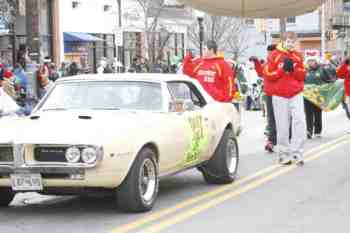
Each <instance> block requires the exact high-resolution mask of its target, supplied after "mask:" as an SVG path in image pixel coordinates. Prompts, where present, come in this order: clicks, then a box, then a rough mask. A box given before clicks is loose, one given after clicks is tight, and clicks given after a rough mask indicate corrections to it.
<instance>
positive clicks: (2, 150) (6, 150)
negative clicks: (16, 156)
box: [0, 146, 13, 163]
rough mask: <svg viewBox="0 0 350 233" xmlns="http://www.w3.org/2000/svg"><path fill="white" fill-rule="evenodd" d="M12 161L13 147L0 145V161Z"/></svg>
mask: <svg viewBox="0 0 350 233" xmlns="http://www.w3.org/2000/svg"><path fill="white" fill-rule="evenodd" d="M9 162H13V148H12V147H10V146H8V147H0V163H9Z"/></svg>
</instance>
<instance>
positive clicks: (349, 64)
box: [337, 58, 350, 110]
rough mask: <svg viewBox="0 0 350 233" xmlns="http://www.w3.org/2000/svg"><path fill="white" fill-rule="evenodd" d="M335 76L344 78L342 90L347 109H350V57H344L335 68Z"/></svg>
mask: <svg viewBox="0 0 350 233" xmlns="http://www.w3.org/2000/svg"><path fill="white" fill-rule="evenodd" d="M337 77H338V78H340V79H344V90H345V96H346V102H347V105H348V109H349V110H350V58H346V59H345V60H344V62H343V63H342V64H341V65H340V66H339V67H338V69H337Z"/></svg>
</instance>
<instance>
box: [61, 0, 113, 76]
mask: <svg viewBox="0 0 350 233" xmlns="http://www.w3.org/2000/svg"><path fill="white" fill-rule="evenodd" d="M59 2H60V4H59V32H60V33H59V34H60V37H61V38H60V48H61V49H60V60H61V62H63V61H64V62H68V63H70V62H76V63H77V64H78V66H79V67H80V68H81V69H82V70H84V71H86V72H96V69H97V67H98V65H99V62H100V61H101V60H102V59H106V60H108V61H111V62H112V61H113V60H114V59H115V58H116V57H117V49H116V46H115V35H116V32H117V30H118V25H119V12H118V2H117V1H115V0H79V1H76V0H64V1H59Z"/></svg>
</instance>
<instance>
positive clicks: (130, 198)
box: [117, 148, 159, 212]
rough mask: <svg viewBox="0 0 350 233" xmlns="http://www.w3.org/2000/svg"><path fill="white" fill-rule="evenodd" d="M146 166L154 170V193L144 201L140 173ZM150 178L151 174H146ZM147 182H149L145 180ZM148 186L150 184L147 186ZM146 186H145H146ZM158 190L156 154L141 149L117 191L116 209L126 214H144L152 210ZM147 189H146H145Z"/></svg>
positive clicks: (149, 150) (146, 149) (147, 149)
mask: <svg viewBox="0 0 350 233" xmlns="http://www.w3.org/2000/svg"><path fill="white" fill-rule="evenodd" d="M146 164H147V165H148V166H149V169H154V173H155V174H153V175H154V178H155V180H154V182H152V183H153V184H152V186H151V188H152V187H154V191H153V192H150V194H151V195H148V196H150V198H149V199H145V198H144V197H143V195H146V193H147V190H146V193H144V194H143V193H142V191H143V190H141V189H142V184H141V178H140V176H141V172H143V171H145V170H144V166H146ZM148 175H149V176H152V175H151V174H148ZM147 182H151V181H149V180H147ZM148 185H150V184H148ZM148 185H147V186H148ZM158 188H159V178H158V164H157V161H156V154H155V153H154V151H153V150H151V149H149V148H144V149H142V150H141V151H140V152H139V154H138V156H137V158H136V160H135V161H134V164H133V165H132V167H131V168H130V170H129V173H128V175H127V177H126V178H125V180H124V181H123V183H122V184H121V186H120V187H119V188H118V190H117V202H118V207H119V208H120V209H121V210H123V211H126V212H145V211H149V210H151V209H152V208H153V205H154V203H155V200H156V198H157V195H158ZM147 189H148V188H147Z"/></svg>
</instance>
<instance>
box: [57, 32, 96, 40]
mask: <svg viewBox="0 0 350 233" xmlns="http://www.w3.org/2000/svg"><path fill="white" fill-rule="evenodd" d="M63 37H64V42H95V41H103V40H102V39H100V38H98V37H96V36H93V35H90V34H88V33H83V32H64V33H63Z"/></svg>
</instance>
